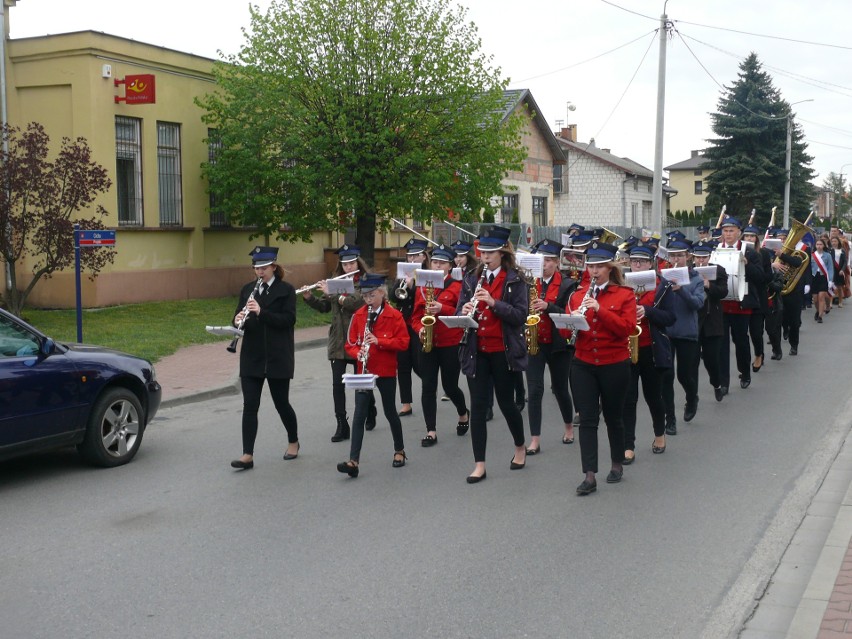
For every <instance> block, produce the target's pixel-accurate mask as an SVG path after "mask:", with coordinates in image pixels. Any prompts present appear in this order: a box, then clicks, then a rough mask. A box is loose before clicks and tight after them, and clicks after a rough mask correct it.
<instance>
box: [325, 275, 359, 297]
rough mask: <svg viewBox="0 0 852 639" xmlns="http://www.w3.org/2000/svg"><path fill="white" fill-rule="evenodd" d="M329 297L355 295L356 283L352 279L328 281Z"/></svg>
mask: <svg viewBox="0 0 852 639" xmlns="http://www.w3.org/2000/svg"><path fill="white" fill-rule="evenodd" d="M325 283H326V286H328V294H329V295H332V296H334V295H352V294H353V293H355V282H353V281H352V278H351V277H347V278H345V279H341V280H326V281H325Z"/></svg>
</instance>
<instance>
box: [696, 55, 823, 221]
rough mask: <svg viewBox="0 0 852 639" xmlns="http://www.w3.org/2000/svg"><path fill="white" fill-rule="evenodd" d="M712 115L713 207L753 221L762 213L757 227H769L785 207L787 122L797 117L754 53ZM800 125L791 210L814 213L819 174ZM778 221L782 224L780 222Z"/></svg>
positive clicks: (709, 151) (796, 128) (796, 129)
mask: <svg viewBox="0 0 852 639" xmlns="http://www.w3.org/2000/svg"><path fill="white" fill-rule="evenodd" d="M717 108H718V112H716V113H711V114H710V117H711V119H712V123H713V124H712V128H713V133H715V134H716V135H717V136H718V137H717V138H715V139H710V140H708V142H709V143H710V146H709V147H708V149H707V151H706V155H707V158H708V159H709V160H710V162H709V163H708V164H707V165H706V168H708V169H711V170H712V171H713V173H712V174H711V175H709V176H708V177H707V192H708V194H707V208H708V209H709V210H710V211H719V210H721V208H722V205H727V207H728V208H727V212H728V213H729V214H731V215H740V216H742V217H748V215H749V213H750V212H751V210H752V209H757V215H756V217H755V220H756V223H758V224H766V223H768V222H769V215H770V211H771V209H772V207H773V206H778V207H779V210H780V208H781V207H783V204H784V183H785V181H786V172H785V161H786V148H787V120H788V117H791V115H792V112H791V110H790V105H789V104H788V103H787V102H786V101H785V100H783V99H782V98H781V94H780V93H779V91H778V90H777V89H776V88H775V87H774V86H773V84H772V78H771V76H770V75H769V74H767V73H765V72H764V71H763V70H762V66H761V64H760V61H759V60H758V59H757V55H756V54H754V53H752V54H751V55H749V56H748V58H746V59H745V60H744V61H743V63H742V64H741V65H740V71H739V74H738V76H737V80H736V81H735V82H734V83H733V85H731V86H730V87H727V88H726V91H725V92H724V94H723V95H722V96H721V97H720V98H719V103H718V105H717ZM803 138H804V136H803V134H802V131H801V129H800V128H799V125H798V124H796V122H795V119H793V130H792V147H791V148H792V153H791V164H790V211H791V215H793V214H795V213H796V212H804V211H807V210H808V209H809V208H810V203H811V201H812V187H811V185H810V181H811V180H812V179H813V178H814V172H813V170H812V169H811V168H810V166H809V165H810V163H811V161H812V160H813V158H812V157H811V156H810V155H808V154H807V152H806V150H807V145H806V144H805V143H804V141H803ZM776 219H779V218H777V217H776Z"/></svg>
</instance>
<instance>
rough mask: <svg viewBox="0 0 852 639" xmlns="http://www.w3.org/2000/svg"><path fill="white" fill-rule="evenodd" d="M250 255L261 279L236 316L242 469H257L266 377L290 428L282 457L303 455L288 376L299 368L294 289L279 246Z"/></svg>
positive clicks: (247, 291) (238, 462) (244, 295)
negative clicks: (240, 332) (256, 450)
mask: <svg viewBox="0 0 852 639" xmlns="http://www.w3.org/2000/svg"><path fill="white" fill-rule="evenodd" d="M250 255H251V257H252V264H253V266H254V274H255V276H256V277H257V280H255V281H252V282H249V283H248V284H246V285H245V286H244V287H243V290H242V291H241V292H240V300H239V303H238V304H237V309H236V312H235V316H234V326H239V325H240V324H241V323H242V328H243V345H242V349H241V350H240V385H241V387H242V391H243V419H242V430H243V454H242V456H241V457H240V458H239V459H235V460H234V461H232V462H231V466H232V467H233V468H239V469H241V470H248V469H250V468H254V442H255V439H256V438H257V412H258V409H259V408H260V394H261V391H262V390H263V382H264V380H266V383H267V384H268V385H269V392H270V394H271V395H272V401H273V403H274V404H275V409H276V410H277V411H278V415H279V416H280V417H281V422H282V423H283V424H284V428H286V429H287V441H288V446H287V450H286V452H285V453H284V459H288V460H289V459H295V458H296V457H297V456H298V454H299V431H298V424H297V420H296V412H295V411H294V410H293V407H292V406H291V405H290V380H291V379H293V369H294V368H295V348H294V340H293V327H294V326H295V325H296V291H295V290H294V289H293V287H292V286H291V285H290V284H289V283H287V282H285V281H284V270H283V269H282V268H281V266H279V265H278V264H276V263H275V260H276V259H277V256H278V248H277V247H274V246H257V247H255V249H254V250H253V251H252V252H251V253H250Z"/></svg>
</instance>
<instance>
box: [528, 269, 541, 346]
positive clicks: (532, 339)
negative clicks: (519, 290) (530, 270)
mask: <svg viewBox="0 0 852 639" xmlns="http://www.w3.org/2000/svg"><path fill="white" fill-rule="evenodd" d="M539 285H540V284H539V280H538V278H533V279H532V280H531V281H530V282H529V290H530V308H529V314H528V315H527V320H526V322H525V324H524V337H525V339H526V342H527V352H528V353H529V354H530V355H538V350H539V348H538V325H539V323H540V322H541V313H539V312H538V311H536V310H535V309H534V308H533V302H535V301H536V300H537V299H538V288H539Z"/></svg>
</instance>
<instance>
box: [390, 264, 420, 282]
mask: <svg viewBox="0 0 852 639" xmlns="http://www.w3.org/2000/svg"><path fill="white" fill-rule="evenodd" d="M419 268H420V264H419V263H418V262H398V263H397V265H396V279H398V280H404V279H405V278H406V277H413V276H414V271H416V270H417V269H419Z"/></svg>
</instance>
